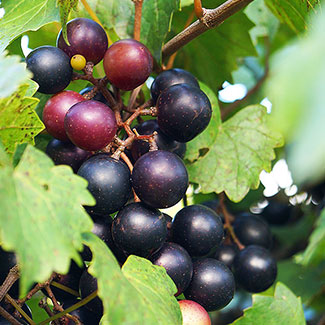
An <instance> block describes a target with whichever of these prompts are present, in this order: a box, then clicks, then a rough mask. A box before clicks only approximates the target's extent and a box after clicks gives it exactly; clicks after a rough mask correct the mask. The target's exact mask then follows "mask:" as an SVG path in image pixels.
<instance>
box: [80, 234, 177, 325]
mask: <svg viewBox="0 0 325 325" xmlns="http://www.w3.org/2000/svg"><path fill="white" fill-rule="evenodd" d="M83 237H84V243H85V244H86V245H87V246H89V247H90V248H91V250H92V252H93V260H92V262H91V265H90V268H89V272H90V273H91V274H92V275H93V276H95V277H96V278H97V280H98V295H99V296H100V297H101V299H102V301H103V305H104V318H103V320H102V323H103V324H111V325H115V324H116V325H122V324H146V325H147V324H148V325H150V324H152V325H157V324H166V325H170V324H173V325H174V324H175V325H177V324H179V325H181V324H182V316H181V312H180V309H179V306H178V303H177V300H176V298H175V297H174V293H175V292H176V291H177V289H176V286H175V284H174V283H173V281H172V280H171V279H170V278H169V277H168V275H167V273H166V270H165V269H164V268H163V267H160V266H155V265H152V264H151V262H149V261H148V260H146V259H144V258H141V257H137V256H132V255H131V256H130V257H129V258H128V259H127V261H126V262H125V264H124V266H123V268H122V271H121V269H120V267H119V265H118V263H117V261H116V260H115V258H114V256H113V254H112V253H111V252H110V250H109V249H108V248H107V246H106V245H105V244H104V243H103V242H102V241H101V240H100V239H99V238H98V237H96V236H95V235H93V234H92V233H85V234H84V235H83ZM104 319H105V320H104Z"/></svg>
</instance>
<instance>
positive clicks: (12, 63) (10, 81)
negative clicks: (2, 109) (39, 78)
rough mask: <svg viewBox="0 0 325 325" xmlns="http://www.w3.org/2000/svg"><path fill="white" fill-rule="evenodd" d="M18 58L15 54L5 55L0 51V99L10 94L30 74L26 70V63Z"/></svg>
mask: <svg viewBox="0 0 325 325" xmlns="http://www.w3.org/2000/svg"><path fill="white" fill-rule="evenodd" d="M20 59H21V58H20V57H19V56H16V55H12V56H5V53H0V71H1V75H0V100H1V98H2V97H8V96H10V95H11V94H12V93H13V92H14V91H16V90H17V89H18V87H19V85H20V84H22V83H23V82H26V81H27V80H28V78H30V77H31V76H32V74H31V73H30V72H29V71H28V70H26V64H25V63H21V62H20Z"/></svg>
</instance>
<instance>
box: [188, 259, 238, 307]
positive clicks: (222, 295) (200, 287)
mask: <svg viewBox="0 0 325 325" xmlns="http://www.w3.org/2000/svg"><path fill="white" fill-rule="evenodd" d="M234 293H235V280H234V276H233V274H232V273H231V271H230V270H229V268H228V267H227V266H226V265H225V264H223V263H222V262H220V261H217V260H215V259H213V258H204V259H200V260H198V261H196V262H194V263H193V277H192V281H191V283H190V285H189V287H188V288H187V289H186V290H185V292H184V295H185V297H186V299H189V300H193V301H195V302H197V303H198V304H200V305H201V306H202V307H203V308H205V309H206V310H207V311H213V310H218V309H221V308H223V307H225V306H226V305H228V304H229V302H230V301H231V300H232V298H233V296H234Z"/></svg>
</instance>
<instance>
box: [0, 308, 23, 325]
mask: <svg viewBox="0 0 325 325" xmlns="http://www.w3.org/2000/svg"><path fill="white" fill-rule="evenodd" d="M0 315H1V316H2V317H4V318H5V319H7V320H8V321H9V322H10V324H12V325H22V323H20V322H19V321H18V320H17V319H16V318H15V317H13V316H11V315H10V314H9V313H8V312H7V311H6V310H5V309H4V308H3V307H1V306H0Z"/></svg>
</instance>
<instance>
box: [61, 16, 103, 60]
mask: <svg viewBox="0 0 325 325" xmlns="http://www.w3.org/2000/svg"><path fill="white" fill-rule="evenodd" d="M67 36H68V41H69V43H70V46H69V45H68V44H67V43H66V42H65V40H64V39H63V35H62V30H61V31H60V33H59V35H58V39H57V46H58V47H59V48H60V49H61V50H63V51H64V52H65V53H66V54H67V55H68V56H69V57H70V58H71V57H73V56H74V55H76V54H81V55H82V56H84V57H85V59H86V60H87V62H89V61H90V62H93V63H94V64H95V65H96V64H97V63H98V62H99V61H101V60H102V58H103V57H104V54H105V52H106V50H107V46H108V40H107V35H106V32H105V30H104V29H103V28H102V27H101V26H100V25H99V24H97V23H96V22H95V21H93V20H91V19H87V18H76V19H73V20H70V21H69V22H68V24H67Z"/></svg>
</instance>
